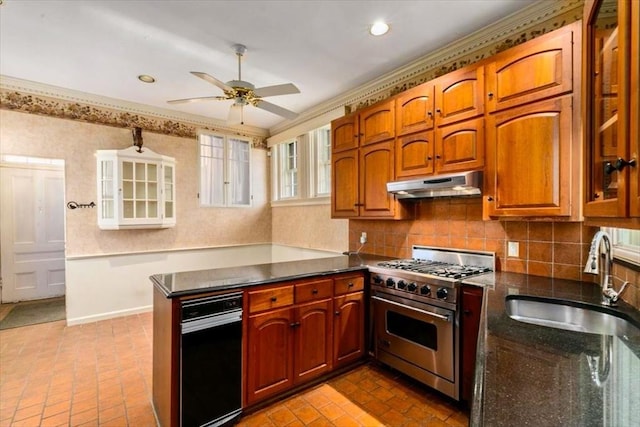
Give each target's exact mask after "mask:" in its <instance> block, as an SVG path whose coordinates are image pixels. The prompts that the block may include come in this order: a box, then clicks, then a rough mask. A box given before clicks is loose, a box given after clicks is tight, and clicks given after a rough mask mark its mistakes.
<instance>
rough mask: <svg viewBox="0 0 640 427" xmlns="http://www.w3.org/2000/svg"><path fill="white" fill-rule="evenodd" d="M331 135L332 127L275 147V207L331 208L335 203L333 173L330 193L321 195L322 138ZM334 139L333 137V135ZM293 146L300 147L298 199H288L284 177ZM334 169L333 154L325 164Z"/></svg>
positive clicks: (273, 183) (273, 163)
mask: <svg viewBox="0 0 640 427" xmlns="http://www.w3.org/2000/svg"><path fill="white" fill-rule="evenodd" d="M327 129H328V130H329V132H330V129H331V127H330V125H325V126H321V127H320V128H317V129H314V130H312V131H310V132H306V133H304V134H302V135H299V136H297V137H296V138H294V139H290V140H288V141H284V142H281V143H279V144H276V145H274V146H273V147H272V148H271V170H272V171H273V173H272V179H271V181H272V186H271V188H272V192H271V194H272V201H271V205H272V206H278V205H313V204H329V203H331V197H330V196H331V182H330V180H331V171H330V170H329V174H328V179H329V181H328V182H327V186H328V190H329V191H328V192H326V193H320V192H319V187H320V185H319V181H320V170H319V168H320V161H321V156H320V154H319V150H320V148H321V147H320V146H319V144H320V143H321V142H322V138H320V137H319V136H318V133H319V132H323V131H324V132H326V130H327ZM329 136H330V135H329ZM291 142H296V143H297V147H296V149H297V154H298V159H297V160H298V161H297V178H298V186H297V187H298V188H297V189H298V191H297V193H296V194H295V195H293V196H289V195H285V194H284V193H285V192H284V191H283V185H284V184H285V183H284V179H283V176H284V174H285V173H286V169H285V167H284V163H285V156H286V148H285V147H286V146H287V145H288V144H290V143H291ZM328 147H329V150H330V147H331V141H330V140H329V141H328ZM326 163H328V164H329V165H331V152H330V151H329V153H328V158H327V159H326V160H325V164H326Z"/></svg>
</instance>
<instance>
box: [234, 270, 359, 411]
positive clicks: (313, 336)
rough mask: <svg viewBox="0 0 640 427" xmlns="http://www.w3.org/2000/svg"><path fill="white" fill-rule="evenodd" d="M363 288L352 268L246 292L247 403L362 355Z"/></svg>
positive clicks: (327, 371)
mask: <svg viewBox="0 0 640 427" xmlns="http://www.w3.org/2000/svg"><path fill="white" fill-rule="evenodd" d="M363 289H364V274H363V273H357V274H353V273H350V274H346V275H345V274H340V275H336V276H334V277H332V276H329V277H328V278H327V277H326V276H325V277H321V278H315V279H305V280H302V281H297V282H288V283H281V284H278V285H274V286H268V287H263V288H261V289H257V290H251V291H247V295H248V304H247V305H248V306H249V307H250V309H249V316H248V318H247V320H246V322H247V323H246V364H245V366H246V368H245V369H246V372H245V378H246V383H245V384H246V387H245V389H246V404H247V405H253V404H255V403H257V402H260V401H262V400H264V399H266V398H269V397H273V396H276V395H278V394H280V393H282V392H285V391H287V390H289V389H290V388H292V387H294V386H297V385H300V384H304V383H305V382H308V381H311V380H313V379H315V378H318V377H320V376H322V375H325V374H328V373H330V372H331V371H332V370H333V369H335V368H336V367H339V366H345V365H347V364H349V363H352V362H355V361H357V360H358V359H359V358H361V357H363V356H364V354H365V351H364V349H365V345H364V329H365V324H364V319H365V317H364V311H365V307H364V292H363ZM294 296H295V297H294ZM265 301H269V302H270V303H271V304H272V305H277V304H285V303H287V304H288V305H287V306H286V307H279V308H272V309H268V308H265V307H266V305H265Z"/></svg>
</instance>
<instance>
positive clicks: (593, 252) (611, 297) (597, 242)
mask: <svg viewBox="0 0 640 427" xmlns="http://www.w3.org/2000/svg"><path fill="white" fill-rule="evenodd" d="M602 243H604V252H602V253H601V247H602V246H603V245H602ZM599 257H601V258H603V260H604V266H603V272H602V274H600V286H601V287H602V305H609V306H613V305H616V303H617V302H618V299H619V298H620V296H621V295H622V293H623V292H624V291H625V288H626V287H627V285H628V284H629V282H624V283H623V284H622V287H621V288H620V290H619V291H617V292H616V290H615V289H614V288H613V282H612V277H611V269H612V267H613V254H612V252H611V237H609V234H608V233H607V232H606V231H598V232H597V233H596V235H595V236H593V240H591V248H590V249H589V257H588V258H587V264H586V265H585V267H584V272H585V273H589V274H596V275H597V274H599V272H600V260H599V259H598V258H599Z"/></svg>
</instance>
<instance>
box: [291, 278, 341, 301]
mask: <svg viewBox="0 0 640 427" xmlns="http://www.w3.org/2000/svg"><path fill="white" fill-rule="evenodd" d="M332 282H333V280H331V279H324V280H316V281H313V282H306V283H296V288H295V292H296V303H301V302H307V301H313V300H319V299H324V298H330V297H331V296H332V295H333V289H332V288H331V284H332Z"/></svg>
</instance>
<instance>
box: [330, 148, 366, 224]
mask: <svg viewBox="0 0 640 427" xmlns="http://www.w3.org/2000/svg"><path fill="white" fill-rule="evenodd" d="M358 152H359V150H357V149H356V150H349V151H344V152H337V153H333V154H332V159H331V166H332V167H331V185H332V191H331V217H332V218H355V217H357V216H358V215H359V214H360V205H359V200H358V199H359V197H358V191H359V189H358V183H359V171H358V162H359V159H358Z"/></svg>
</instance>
